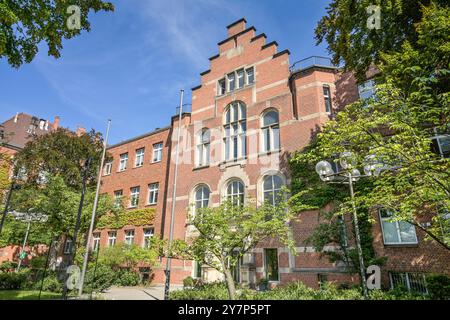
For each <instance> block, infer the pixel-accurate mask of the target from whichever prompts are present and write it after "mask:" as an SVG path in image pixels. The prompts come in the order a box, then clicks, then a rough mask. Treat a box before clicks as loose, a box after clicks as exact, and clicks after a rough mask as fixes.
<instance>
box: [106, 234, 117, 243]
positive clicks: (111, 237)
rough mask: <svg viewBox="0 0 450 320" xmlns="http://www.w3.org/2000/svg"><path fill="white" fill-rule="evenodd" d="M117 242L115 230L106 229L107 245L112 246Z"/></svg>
mask: <svg viewBox="0 0 450 320" xmlns="http://www.w3.org/2000/svg"><path fill="white" fill-rule="evenodd" d="M116 243H117V231H108V247H114V246H115V245H116Z"/></svg>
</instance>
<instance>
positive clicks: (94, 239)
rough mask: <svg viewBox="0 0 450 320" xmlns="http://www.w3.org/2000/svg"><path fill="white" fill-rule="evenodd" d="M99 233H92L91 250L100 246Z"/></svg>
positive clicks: (95, 249)
mask: <svg viewBox="0 0 450 320" xmlns="http://www.w3.org/2000/svg"><path fill="white" fill-rule="evenodd" d="M101 237H102V235H101V233H100V232H94V233H93V234H92V250H94V251H97V250H98V249H99V248H100V240H101Z"/></svg>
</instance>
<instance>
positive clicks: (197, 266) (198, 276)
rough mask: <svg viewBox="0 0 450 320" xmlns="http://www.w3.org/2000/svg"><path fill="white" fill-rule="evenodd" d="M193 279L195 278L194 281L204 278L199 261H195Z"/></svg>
mask: <svg viewBox="0 0 450 320" xmlns="http://www.w3.org/2000/svg"><path fill="white" fill-rule="evenodd" d="M192 278H194V279H201V278H202V264H201V263H200V262H198V261H194V263H193V274H192Z"/></svg>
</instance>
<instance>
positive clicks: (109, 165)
mask: <svg viewBox="0 0 450 320" xmlns="http://www.w3.org/2000/svg"><path fill="white" fill-rule="evenodd" d="M111 170H112V161H110V162H107V163H106V164H105V167H104V168H103V175H104V176H109V175H110V174H111Z"/></svg>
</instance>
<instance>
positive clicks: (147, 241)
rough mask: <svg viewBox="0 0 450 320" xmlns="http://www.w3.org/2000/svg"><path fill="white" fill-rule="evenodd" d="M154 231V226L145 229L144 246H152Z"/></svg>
mask: <svg viewBox="0 0 450 320" xmlns="http://www.w3.org/2000/svg"><path fill="white" fill-rule="evenodd" d="M153 233H154V231H153V228H145V229H144V243H143V247H144V248H150V244H151V240H152V237H153Z"/></svg>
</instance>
